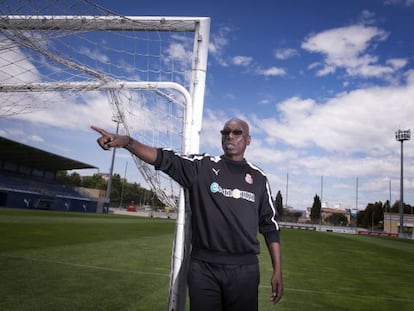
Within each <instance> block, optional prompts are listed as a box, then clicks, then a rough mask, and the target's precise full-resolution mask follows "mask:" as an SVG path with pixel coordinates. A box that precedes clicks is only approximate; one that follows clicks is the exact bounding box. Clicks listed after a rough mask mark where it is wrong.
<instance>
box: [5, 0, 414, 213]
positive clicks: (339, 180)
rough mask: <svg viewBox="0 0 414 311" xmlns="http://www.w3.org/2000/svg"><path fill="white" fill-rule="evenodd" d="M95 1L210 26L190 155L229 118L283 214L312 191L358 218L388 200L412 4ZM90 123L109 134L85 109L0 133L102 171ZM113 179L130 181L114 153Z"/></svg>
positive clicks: (403, 114)
mask: <svg viewBox="0 0 414 311" xmlns="http://www.w3.org/2000/svg"><path fill="white" fill-rule="evenodd" d="M95 3H97V4H99V5H101V6H103V7H105V8H108V9H110V10H112V11H114V12H116V13H119V14H121V15H127V16H147V15H148V16H200V17H210V18H211V29H210V44H209V56H208V67H207V76H206V92H205V97H204V110H203V121H202V131H201V136H200V151H202V152H207V153H210V154H221V147H220V135H219V130H220V129H221V128H222V126H223V124H224V123H225V121H227V120H228V119H230V118H232V117H240V118H243V119H245V120H246V121H247V122H248V123H249V125H250V128H251V136H252V143H251V144H250V146H249V147H248V149H247V152H246V159H247V160H249V161H251V162H254V163H255V164H257V165H258V166H259V167H261V168H262V169H263V170H264V171H265V172H266V174H267V176H268V178H269V181H270V184H271V188H272V192H273V195H276V193H277V192H278V191H280V192H281V194H282V196H283V200H284V203H285V204H287V205H288V206H291V207H293V208H295V209H302V210H303V209H306V208H307V207H310V206H312V203H313V199H314V196H315V195H318V196H319V197H320V198H321V200H322V202H323V204H324V206H327V207H340V208H346V209H348V208H349V209H358V210H362V209H364V208H365V207H366V205H367V204H368V203H374V202H377V201H381V202H385V201H386V200H389V199H391V202H392V203H394V202H395V201H396V200H398V199H399V198H400V147H401V144H400V142H398V141H397V140H396V138H395V132H396V131H397V130H399V129H401V130H407V129H414V125H413V123H414V70H413V69H414V40H413V39H412V31H411V30H412V29H414V18H413V17H414V0H338V1H330V0H313V1H306V0H275V1H264V0H256V1H254V2H249V1H244V2H243V3H242V1H234V0H227V1H216V0H212V1H203V2H200V1H169V0H158V1H105V0H102V1H99V0H96V1H95ZM86 115H89V117H85V116H86ZM91 115H93V117H91ZM74 120H76V122H75V121H74ZM91 122H94V123H95V125H98V126H102V127H105V128H107V129H108V130H112V131H114V124H113V122H111V120H110V118H108V117H106V119H104V118H100V113H99V109H98V110H97V107H96V106H93V104H92V103H91V104H88V103H86V104H85V107H83V109H82V110H81V111H76V112H74V111H70V110H68V111H65V110H64V108H62V109H60V110H53V111H50V110H49V111H48V110H43V111H42V110H40V111H37V112H36V113H33V114H24V115H13V116H8V117H0V135H1V136H3V137H7V138H9V139H12V140H16V141H19V142H22V143H25V144H28V145H32V146H35V147H37V148H40V149H43V150H47V151H49V152H52V153H57V154H60V155H63V156H65V157H69V158H72V159H77V160H79V161H83V162H86V163H89V164H91V165H94V166H96V167H98V168H99V172H108V171H109V167H110V160H111V153H108V152H106V153H105V152H103V151H102V150H101V149H100V148H99V147H98V146H97V145H96V138H97V135H96V133H94V132H93V131H91V130H90V125H91ZM96 123H97V124H96ZM403 146H404V149H403V150H404V201H405V202H406V203H408V204H411V205H414V142H412V141H406V142H404V144H403ZM80 173H81V174H82V172H80ZM84 173H85V174H86V172H84ZM88 173H89V172H88ZM114 173H118V174H120V175H121V176H124V174H125V175H126V177H127V179H128V180H130V181H134V180H140V177H139V173H138V171H137V169H136V168H135V167H134V166H133V163H132V160H131V158H130V157H129V155H128V153H127V152H126V151H124V150H120V151H119V152H117V154H116V159H115V167H114Z"/></svg>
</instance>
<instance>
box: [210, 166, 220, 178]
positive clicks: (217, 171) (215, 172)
mask: <svg viewBox="0 0 414 311" xmlns="http://www.w3.org/2000/svg"><path fill="white" fill-rule="evenodd" d="M211 169H212V170H213V173H214V174H216V176H218V174H219V172H220V169H217V170H216V169H215V168H214V167H212V168H211Z"/></svg>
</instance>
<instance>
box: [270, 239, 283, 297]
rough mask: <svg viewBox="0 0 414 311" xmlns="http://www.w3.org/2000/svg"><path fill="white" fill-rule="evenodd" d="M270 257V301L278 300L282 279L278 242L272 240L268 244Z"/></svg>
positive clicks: (281, 293) (280, 294) (281, 288)
mask: <svg viewBox="0 0 414 311" xmlns="http://www.w3.org/2000/svg"><path fill="white" fill-rule="evenodd" d="M268 249H269V253H270V257H271V258H272V265H273V275H272V278H271V280H270V283H271V286H272V295H271V297H270V301H272V302H273V303H277V302H279V300H280V299H281V298H282V295H283V279H282V261H281V251H280V243H279V242H272V243H270V244H269V245H268Z"/></svg>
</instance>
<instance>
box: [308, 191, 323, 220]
mask: <svg viewBox="0 0 414 311" xmlns="http://www.w3.org/2000/svg"><path fill="white" fill-rule="evenodd" d="M321 208H322V204H321V199H320V198H319V196H318V195H317V194H315V196H314V198H313V204H312V207H311V214H310V218H311V221H312V223H318V222H320V220H321Z"/></svg>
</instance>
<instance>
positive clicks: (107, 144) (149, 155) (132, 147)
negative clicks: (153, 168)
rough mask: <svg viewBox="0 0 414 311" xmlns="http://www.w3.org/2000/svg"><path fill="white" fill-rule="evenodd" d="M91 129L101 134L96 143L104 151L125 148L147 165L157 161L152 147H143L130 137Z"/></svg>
mask: <svg viewBox="0 0 414 311" xmlns="http://www.w3.org/2000/svg"><path fill="white" fill-rule="evenodd" d="M91 128H92V129H93V130H95V131H97V132H98V133H99V134H101V137H99V138H98V139H97V142H98V144H99V146H101V147H102V148H103V149H105V150H109V149H110V148H126V149H127V150H128V151H129V152H131V153H133V154H134V155H136V156H137V157H138V158H140V159H141V160H142V161H144V162H147V163H149V164H154V163H155V161H156V160H157V149H156V148H154V147H150V146H147V145H144V144H142V143H141V142H139V141H138V140H135V139H133V138H132V137H130V136H126V135H117V134H113V133H109V132H107V131H105V130H103V129H101V128H99V127H96V126H91Z"/></svg>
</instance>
